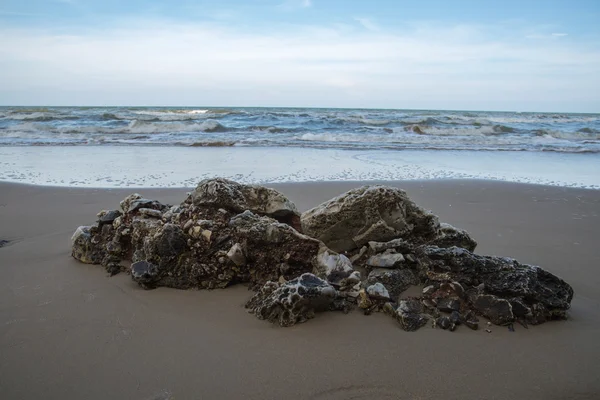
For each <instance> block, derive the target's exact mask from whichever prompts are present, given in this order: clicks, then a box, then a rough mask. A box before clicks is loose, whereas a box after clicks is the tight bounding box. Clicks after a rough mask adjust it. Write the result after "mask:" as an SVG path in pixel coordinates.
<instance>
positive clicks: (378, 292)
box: [367, 282, 390, 301]
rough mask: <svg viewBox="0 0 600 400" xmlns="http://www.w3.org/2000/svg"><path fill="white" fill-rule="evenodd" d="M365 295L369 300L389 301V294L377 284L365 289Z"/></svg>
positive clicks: (383, 287)
mask: <svg viewBox="0 0 600 400" xmlns="http://www.w3.org/2000/svg"><path fill="white" fill-rule="evenodd" d="M367 294H368V295H369V297H370V298H371V299H375V300H379V301H382V300H383V301H389V300H390V294H389V292H388V290H387V289H386V288H385V286H383V285H382V284H381V283H379V282H377V283H375V284H373V285H371V286H369V287H367Z"/></svg>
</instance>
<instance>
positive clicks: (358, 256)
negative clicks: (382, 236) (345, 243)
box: [350, 246, 368, 263]
mask: <svg viewBox="0 0 600 400" xmlns="http://www.w3.org/2000/svg"><path fill="white" fill-rule="evenodd" d="M367 250H368V249H367V246H363V247H361V249H360V251H359V252H358V253H357V254H355V255H353V256H352V257H350V262H352V263H354V262H356V260H359V259H360V258H361V257H362V256H364V255H365V253H366V252H367Z"/></svg>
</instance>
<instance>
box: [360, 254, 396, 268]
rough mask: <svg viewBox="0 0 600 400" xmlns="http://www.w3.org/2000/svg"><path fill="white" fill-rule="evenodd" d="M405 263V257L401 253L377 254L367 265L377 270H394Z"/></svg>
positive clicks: (370, 258)
mask: <svg viewBox="0 0 600 400" xmlns="http://www.w3.org/2000/svg"><path fill="white" fill-rule="evenodd" d="M403 261H404V256H403V255H402V254H400V253H395V254H377V255H374V256H371V257H369V259H368V260H367V265H368V266H370V267H375V268H394V267H395V266H397V265H398V264H400V263H402V262H403Z"/></svg>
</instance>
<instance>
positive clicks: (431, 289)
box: [423, 285, 435, 296]
mask: <svg viewBox="0 0 600 400" xmlns="http://www.w3.org/2000/svg"><path fill="white" fill-rule="evenodd" d="M433 292H435V286H433V285H429V286H425V287H424V288H423V296H431V294H433Z"/></svg>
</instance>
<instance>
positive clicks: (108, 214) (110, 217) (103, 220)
mask: <svg viewBox="0 0 600 400" xmlns="http://www.w3.org/2000/svg"><path fill="white" fill-rule="evenodd" d="M121 215H123V214H122V213H121V211H119V210H112V211H102V212H100V213H98V226H100V227H101V226H102V225H106V224H110V225H112V223H113V222H114V221H115V219H117V218H119V217H120V216H121Z"/></svg>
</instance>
